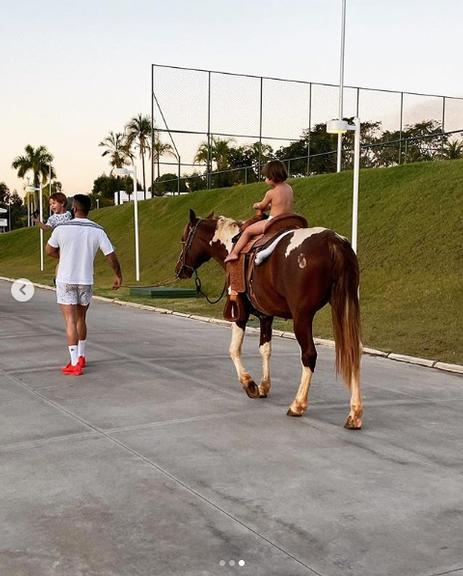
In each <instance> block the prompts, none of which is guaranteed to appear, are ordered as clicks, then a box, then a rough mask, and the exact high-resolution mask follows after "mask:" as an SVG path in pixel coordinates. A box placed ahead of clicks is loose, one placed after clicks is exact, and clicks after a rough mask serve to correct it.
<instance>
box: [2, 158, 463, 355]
mask: <svg viewBox="0 0 463 576" xmlns="http://www.w3.org/2000/svg"><path fill="white" fill-rule="evenodd" d="M291 184H292V185H293V187H294V191H295V198H296V211H297V212H299V213H301V214H303V215H305V216H306V217H307V218H308V220H309V222H310V224H311V225H316V226H326V227H330V228H333V229H335V230H336V231H337V232H339V233H340V234H343V235H345V236H348V237H350V230H351V204H352V173H351V172H344V173H341V174H327V175H321V176H316V177H312V178H307V179H306V178H304V179H297V180H293V181H292V182H291ZM462 188H463V160H454V161H442V162H430V163H420V164H410V165H405V166H400V167H395V168H387V169H384V168H383V169H370V170H363V171H362V172H361V176H360V201H359V232H358V237H359V238H358V253H359V259H360V266H361V288H360V296H361V307H362V324H363V341H364V344H365V345H366V346H370V347H375V348H379V349H381V350H386V351H394V352H400V353H404V354H411V355H419V356H423V357H426V358H432V359H439V360H442V361H447V362H456V363H462V362H463V336H462V330H461V313H462V308H463V298H462V293H463V291H462V270H463V248H462V214H463V190H462ZM265 189H266V186H265V184H260V183H259V184H251V185H248V186H237V187H234V188H230V189H220V190H211V191H201V192H196V193H194V194H191V195H188V196H182V197H179V198H156V199H153V200H147V201H144V202H141V203H140V205H139V209H140V234H141V237H140V246H141V252H140V262H141V282H140V284H141V285H148V284H161V285H164V284H168V283H175V284H176V285H178V286H193V282H192V281H183V282H180V281H178V282H175V279H174V266H175V262H176V259H177V257H178V254H179V251H180V237H181V234H182V230H183V227H184V226H185V224H186V222H187V219H188V210H189V208H190V207H191V208H193V209H194V210H195V211H196V212H197V214H198V215H201V216H206V215H207V214H208V213H209V212H211V211H212V210H214V211H215V213H216V214H224V215H227V216H231V217H237V218H242V219H244V218H246V217H248V216H249V215H250V214H251V208H250V207H251V206H252V204H253V203H254V202H255V201H256V200H258V199H260V198H261V196H262V195H263V193H264V191H265ZM132 214H133V211H132V206H130V205H124V206H117V207H111V208H105V209H102V210H99V211H95V212H92V214H91V217H92V218H93V219H94V220H96V221H97V222H99V223H100V224H102V225H103V226H104V227H105V229H106V230H107V231H108V233H109V235H110V237H111V240H112V242H113V244H114V245H115V246H116V249H117V253H118V255H119V257H120V260H121V263H122V269H123V273H124V285H125V287H124V288H122V289H121V291H119V292H118V293H117V297H118V298H121V299H129V297H128V286H129V285H134V284H135V281H134V245H133V216H132ZM38 237H39V232H38V230H37V229H27V230H17V231H14V232H11V233H7V234H3V235H0V275H2V276H8V277H26V278H30V279H31V280H34V281H39V282H42V283H48V284H51V282H52V278H53V267H54V262H52V261H51V259H49V258H47V259H46V270H45V272H44V273H43V274H42V273H40V271H39V251H38V246H39V241H38ZM45 237H46V238H47V237H48V234H46V235H45ZM200 275H201V280H202V284H203V290H204V291H205V292H206V293H207V294H209V295H210V296H211V297H214V296H217V295H218V294H219V293H220V291H221V289H222V287H223V281H224V278H223V273H222V271H221V269H220V268H219V267H218V266H217V264H215V263H213V262H209V263H207V264H205V265H204V266H203V267H202V268H201V270H200ZM111 282H112V274H111V271H110V269H109V267H108V266H107V264H106V262H104V258H103V257H101V255H99V256H98V258H97V263H96V292H97V293H99V294H102V295H106V296H112V297H115V296H116V293H114V292H111V290H110V289H109V287H110V286H111ZM132 299H135V298H132ZM137 300H138V301H143V302H145V303H150V304H153V305H155V306H159V307H164V308H169V309H174V310H178V311H184V312H194V313H197V314H203V315H215V316H218V317H220V316H221V312H222V306H223V301H222V302H220V303H219V304H217V305H215V306H211V305H209V304H207V302H205V300H204V299H200V298H193V299H188V300H165V299H162V300H149V301H146V300H143V299H137ZM276 325H277V326H278V327H281V328H283V329H288V330H289V329H291V323H290V322H285V321H278V323H277V324H276ZM315 333H316V335H317V336H320V337H328V338H331V337H332V332H331V319H330V313H329V307H326V308H325V309H324V310H322V311H321V312H320V313H319V314H318V316H317V318H316V324H315Z"/></svg>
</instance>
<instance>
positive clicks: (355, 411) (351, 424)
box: [344, 373, 363, 430]
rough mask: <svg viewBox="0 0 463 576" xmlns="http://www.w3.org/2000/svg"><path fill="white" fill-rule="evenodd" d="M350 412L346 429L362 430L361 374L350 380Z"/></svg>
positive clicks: (353, 376)
mask: <svg viewBox="0 0 463 576" xmlns="http://www.w3.org/2000/svg"><path fill="white" fill-rule="evenodd" d="M350 390H351V397H350V412H349V415H348V416H347V420H346V423H345V424H344V428H348V429H349V430H360V429H361V428H362V413H363V405H362V394H361V392H360V376H359V374H358V373H357V374H355V373H354V374H353V375H352V376H351V379H350Z"/></svg>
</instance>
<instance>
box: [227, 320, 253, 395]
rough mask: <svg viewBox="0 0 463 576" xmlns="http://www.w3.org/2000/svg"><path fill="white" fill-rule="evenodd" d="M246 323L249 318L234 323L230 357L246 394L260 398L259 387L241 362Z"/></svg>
mask: <svg viewBox="0 0 463 576" xmlns="http://www.w3.org/2000/svg"><path fill="white" fill-rule="evenodd" d="M246 323H247V320H244V321H239V322H233V324H232V339H231V342H230V349H229V351H230V357H231V359H232V360H233V364H234V365H235V369H236V373H237V374H238V379H239V381H240V384H241V386H242V387H243V388H244V391H245V392H246V394H247V395H248V396H249V398H259V395H260V393H259V388H258V387H257V385H256V383H255V382H254V380H253V379H252V378H251V375H250V374H249V372H248V371H247V370H246V369H245V367H244V366H243V363H242V362H241V347H242V345H243V340H244V331H245V329H246Z"/></svg>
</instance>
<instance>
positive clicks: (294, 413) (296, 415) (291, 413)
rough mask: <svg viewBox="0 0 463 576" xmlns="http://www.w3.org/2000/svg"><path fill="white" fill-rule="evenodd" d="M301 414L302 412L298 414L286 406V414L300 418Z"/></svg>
mask: <svg viewBox="0 0 463 576" xmlns="http://www.w3.org/2000/svg"><path fill="white" fill-rule="evenodd" d="M302 414H303V412H302V413H301V414H298V413H297V412H294V410H292V409H291V408H288V411H287V412H286V415H287V416H294V417H296V418H300V417H301V416H302Z"/></svg>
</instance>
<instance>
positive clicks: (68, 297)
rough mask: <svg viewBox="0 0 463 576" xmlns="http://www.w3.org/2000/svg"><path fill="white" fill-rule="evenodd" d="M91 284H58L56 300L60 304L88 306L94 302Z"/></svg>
mask: <svg viewBox="0 0 463 576" xmlns="http://www.w3.org/2000/svg"><path fill="white" fill-rule="evenodd" d="M92 294H93V292H92V285H91V284H65V283H64V282H57V283H56V300H57V301H58V304H80V305H81V306H88V305H89V304H90V302H91V300H92Z"/></svg>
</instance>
